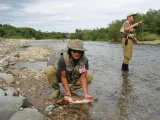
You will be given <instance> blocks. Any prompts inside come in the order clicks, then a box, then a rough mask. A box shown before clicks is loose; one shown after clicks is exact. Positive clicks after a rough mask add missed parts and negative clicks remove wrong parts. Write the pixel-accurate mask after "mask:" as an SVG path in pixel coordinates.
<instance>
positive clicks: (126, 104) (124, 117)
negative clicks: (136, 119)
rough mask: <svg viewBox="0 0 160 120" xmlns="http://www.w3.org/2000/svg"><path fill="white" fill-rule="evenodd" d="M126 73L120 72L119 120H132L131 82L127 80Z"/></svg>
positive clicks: (127, 74)
mask: <svg viewBox="0 0 160 120" xmlns="http://www.w3.org/2000/svg"><path fill="white" fill-rule="evenodd" d="M128 77H129V73H128V72H122V86H121V91H120V92H121V96H120V98H119V101H118V105H119V110H120V120H133V118H132V103H133V96H134V95H133V88H132V85H131V81H130V79H129V78H128Z"/></svg>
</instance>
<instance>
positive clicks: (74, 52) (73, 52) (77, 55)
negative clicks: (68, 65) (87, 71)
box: [71, 50, 83, 60]
mask: <svg viewBox="0 0 160 120" xmlns="http://www.w3.org/2000/svg"><path fill="white" fill-rule="evenodd" d="M82 53H83V51H79V50H71V56H72V58H73V59H75V60H78V59H79V58H80V57H81V56H82Z"/></svg>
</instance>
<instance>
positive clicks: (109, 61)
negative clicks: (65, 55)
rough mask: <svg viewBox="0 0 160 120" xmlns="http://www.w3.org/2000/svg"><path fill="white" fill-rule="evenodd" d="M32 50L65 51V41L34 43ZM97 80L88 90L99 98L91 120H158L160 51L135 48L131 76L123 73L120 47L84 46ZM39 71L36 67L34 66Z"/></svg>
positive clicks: (91, 113) (136, 46)
mask: <svg viewBox="0 0 160 120" xmlns="http://www.w3.org/2000/svg"><path fill="white" fill-rule="evenodd" d="M31 45H33V46H39V45H43V46H45V45H46V46H51V47H53V48H54V49H56V50H58V51H61V50H62V49H64V48H65V49H66V45H67V43H66V42H63V41H34V42H32V43H31ZM84 47H85V48H86V49H87V51H86V56H87V57H88V59H89V67H90V70H91V71H93V73H94V80H93V81H92V83H91V84H90V85H89V87H88V89H89V92H90V94H91V95H93V96H95V97H97V98H98V102H95V103H93V107H92V108H90V116H91V119H92V120H102V119H103V120H119V119H120V120H159V118H160V74H159V73H160V54H159V51H160V47H159V46H150V45H135V46H134V52H133V58H132V60H131V62H130V71H129V73H122V71H121V63H122V60H123V54H122V48H121V45H120V44H108V43H106V42H93V41H87V42H84ZM35 67H36V66H35Z"/></svg>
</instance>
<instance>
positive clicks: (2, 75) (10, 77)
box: [0, 73, 15, 84]
mask: <svg viewBox="0 0 160 120" xmlns="http://www.w3.org/2000/svg"><path fill="white" fill-rule="evenodd" d="M0 78H3V79H4V80H5V81H6V83H8V84H12V83H13V82H14V81H15V80H14V77H13V75H12V74H6V73H0Z"/></svg>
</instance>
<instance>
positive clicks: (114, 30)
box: [0, 9, 160, 42]
mask: <svg viewBox="0 0 160 120" xmlns="http://www.w3.org/2000/svg"><path fill="white" fill-rule="evenodd" d="M140 20H143V24H141V25H140V26H138V27H137V28H136V33H137V36H138V37H139V38H140V40H155V39H160V10H152V9H150V10H149V11H148V12H147V13H146V14H138V15H137V16H136V18H135V21H136V22H138V21H140ZM123 22H124V20H115V21H112V22H111V23H110V24H109V26H108V27H107V28H99V29H93V30H89V29H85V30H81V29H76V30H75V32H74V33H67V34H69V38H71V39H82V40H93V41H114V42H117V41H119V39H120V32H119V31H120V28H121V26H122V24H123ZM67 34H66V33H61V32H54V31H53V32H41V31H37V30H35V29H33V28H27V27H23V28H16V27H14V26H11V25H8V24H0V38H27V39H67V38H68V37H67Z"/></svg>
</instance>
